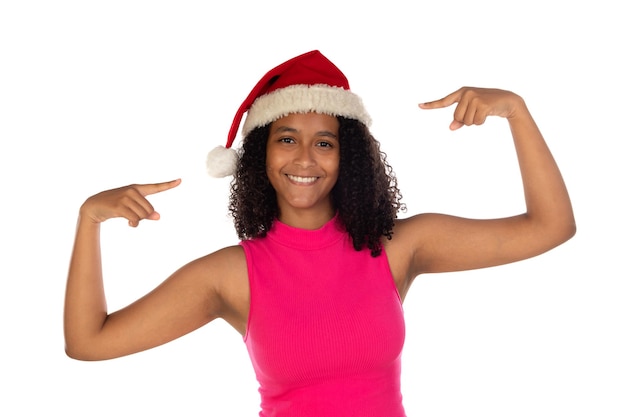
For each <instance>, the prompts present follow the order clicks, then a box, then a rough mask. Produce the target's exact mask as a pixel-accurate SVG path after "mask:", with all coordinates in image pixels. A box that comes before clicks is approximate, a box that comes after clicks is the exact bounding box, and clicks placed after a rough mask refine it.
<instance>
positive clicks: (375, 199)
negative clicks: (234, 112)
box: [229, 116, 404, 256]
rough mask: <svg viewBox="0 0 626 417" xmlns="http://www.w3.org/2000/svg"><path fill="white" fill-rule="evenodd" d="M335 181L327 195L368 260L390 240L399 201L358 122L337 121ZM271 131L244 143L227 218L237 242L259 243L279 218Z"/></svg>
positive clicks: (259, 131) (382, 158)
mask: <svg viewBox="0 0 626 417" xmlns="http://www.w3.org/2000/svg"><path fill="white" fill-rule="evenodd" d="M337 119H338V120H339V144H340V146H339V152H340V156H339V158H340V159H339V178H338V180H337V184H335V187H334V188H333V190H332V192H331V198H332V201H333V204H334V206H335V209H336V210H337V212H338V218H339V221H340V223H341V224H342V225H343V227H345V229H346V231H347V232H348V234H349V235H350V237H351V238H352V243H353V246H354V249H355V250H361V249H363V248H364V247H367V248H368V249H369V250H370V252H371V255H372V256H378V255H380V253H381V250H382V237H383V236H384V237H386V238H387V239H391V235H392V230H393V225H394V221H395V219H396V217H397V214H398V211H400V210H403V209H404V205H403V204H401V203H400V200H401V198H402V195H401V194H400V190H399V189H398V186H397V180H396V177H395V174H394V172H393V170H392V168H391V166H390V165H389V164H388V163H387V155H386V154H385V153H384V152H382V151H381V150H380V144H379V142H378V141H377V140H376V139H375V138H374V137H373V136H372V134H371V133H370V131H369V129H368V128H367V127H366V126H365V125H364V124H363V123H362V122H360V121H357V120H354V119H349V118H346V117H341V116H338V117H337ZM269 127H270V126H269V125H266V126H262V127H258V128H256V129H254V130H253V131H251V132H250V133H249V134H248V136H247V137H246V138H245V139H244V141H243V147H242V149H241V153H240V158H239V162H238V164H237V171H236V173H235V176H234V178H233V180H232V182H231V185H230V188H231V193H230V203H229V210H230V214H231V216H232V218H233V220H234V223H235V229H236V231H237V235H238V236H239V238H240V239H242V240H245V239H252V238H256V237H263V236H265V235H266V233H267V232H268V231H269V229H270V228H271V226H272V222H273V221H274V219H276V218H277V217H278V214H279V213H278V204H277V201H276V192H275V191H274V188H273V187H272V185H271V184H270V181H269V179H268V178H267V174H266V171H265V158H266V146H267V138H268V137H269Z"/></svg>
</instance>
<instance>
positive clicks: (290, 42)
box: [0, 0, 626, 417]
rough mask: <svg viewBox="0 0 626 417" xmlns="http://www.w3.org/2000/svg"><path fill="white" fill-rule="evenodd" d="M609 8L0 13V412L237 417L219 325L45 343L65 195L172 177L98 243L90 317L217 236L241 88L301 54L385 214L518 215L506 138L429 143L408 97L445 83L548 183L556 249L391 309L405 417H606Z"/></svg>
mask: <svg viewBox="0 0 626 417" xmlns="http://www.w3.org/2000/svg"><path fill="white" fill-rule="evenodd" d="M622 17H623V14H622V12H620V11H618V6H617V3H614V2H610V1H604V0H600V1H594V2H589V1H587V2H579V1H574V2H568V3H563V2H556V1H554V2H551V1H541V2H539V1H537V2H534V1H530V2H497V1H484V0H479V1H474V2H462V1H453V2H448V1H439V2H434V1H431V2H408V1H406V2H399V1H386V2H368V1H343V2H342V1H339V0H336V1H324V0H322V1H317V2H309V3H296V2H288V1H275V0H268V1H262V2H261V1H260V2H256V1H240V2H212V3H210V2H202V1H179V2H166V1H133V0H129V1H108V2H89V1H56V2H44V1H20V2H18V1H3V2H2V3H0V173H1V175H2V197H1V198H2V204H1V205H0V241H1V243H2V252H1V253H0V309H1V310H0V329H1V334H2V343H1V345H0V349H1V355H0V380H1V381H2V387H3V388H1V391H0V398H1V400H0V414H1V415H4V416H32V415H42V414H46V415H53V414H54V415H64V416H86V415H88V416H113V415H115V416H133V415H134V416H137V415H142V416H144V415H154V416H161V415H163V416H165V415H176V416H207V415H210V416H253V415H257V413H258V409H259V407H258V403H259V397H258V394H257V391H256V389H257V385H256V381H255V379H254V374H253V372H252V368H251V365H250V363H249V359H248V356H247V353H246V351H245V347H244V345H243V342H242V341H241V338H240V336H239V335H238V334H237V333H236V332H235V331H234V330H232V329H230V328H228V327H227V325H225V324H224V323H223V322H214V323H211V324H209V325H207V326H206V327H204V328H202V329H200V330H198V331H196V332H194V333H192V334H190V335H188V336H185V337H183V338H181V339H179V340H177V341H174V342H172V343H170V344H168V345H166V346H162V347H159V348H156V349H153V350H151V351H148V352H143V353H139V354H136V355H132V356H129V357H125V358H121V359H116V360H111V361H105V362H98V363H85V362H78V361H74V360H71V359H68V358H67V357H66V356H65V354H64V351H63V334H62V305H63V297H64V284H65V277H66V272H67V265H68V261H69V256H70V251H71V246H72V240H73V233H74V226H75V221H76V215H77V211H78V208H79V206H80V204H81V203H82V202H83V201H84V199H85V198H87V197H88V196H90V195H92V194H94V193H96V192H99V191H101V190H104V189H108V188H112V187H117V186H122V185H126V184H129V183H141V182H157V181H165V180H169V179H174V178H179V177H180V178H182V179H183V183H182V185H181V186H180V187H178V188H177V189H175V190H171V191H170V192H168V193H164V194H162V195H158V196H155V197H154V198H152V202H153V203H154V205H155V206H156V208H157V210H158V211H159V212H160V213H161V215H162V219H161V220H160V221H158V222H151V223H150V222H144V223H145V224H142V225H141V226H140V227H139V228H137V229H131V228H129V227H127V226H126V225H125V224H124V222H123V221H115V220H113V221H110V222H108V223H107V224H105V226H104V228H103V256H104V263H105V267H104V269H105V278H106V289H107V293H108V297H109V307H110V308H111V309H117V308H119V307H121V306H123V305H126V304H127V303H129V302H132V301H133V300H134V299H136V298H137V297H139V296H141V295H143V294H144V293H146V292H147V291H149V290H150V289H152V288H153V287H154V286H155V285H157V284H158V283H159V282H160V281H161V280H163V279H164V278H166V277H167V276H168V275H169V274H170V273H171V272H173V271H174V270H175V269H177V268H178V267H180V266H181V265H183V264H184V263H186V262H188V261H190V260H192V259H195V258H197V257H199V256H202V255H204V254H206V253H208V252H211V251H213V250H216V249H218V248H220V247H223V246H225V245H231V244H236V243H237V238H236V235H235V233H234V228H233V227H232V223H231V220H230V219H229V218H228V216H227V210H226V206H227V202H228V180H216V179H211V178H209V177H208V176H207V175H206V173H205V170H204V160H205V156H206V154H207V152H208V151H209V150H210V149H212V148H213V147H214V146H217V145H220V144H224V143H225V140H226V133H227V132H228V129H229V127H230V123H231V121H232V117H233V115H234V113H235V111H236V109H237V107H238V106H239V104H240V102H241V101H242V100H243V99H244V98H245V96H246V95H247V94H248V92H249V90H250V89H251V88H252V86H253V85H254V84H255V83H256V81H257V80H258V79H259V78H260V77H261V76H262V75H263V74H264V73H265V72H266V71H267V70H269V69H270V68H272V67H274V66H275V65H277V64H279V63H280V62H283V61H284V60H286V59H288V58H291V57H293V56H295V55H297V54H300V53H303V52H306V51H309V50H312V49H320V50H321V51H322V52H323V53H324V54H325V55H326V56H327V57H329V58H330V59H331V60H332V61H333V62H335V63H336V64H337V65H338V66H339V67H340V68H341V69H342V70H343V71H344V72H345V73H346V75H347V76H348V78H349V80H350V82H351V87H352V89H353V91H355V92H356V93H357V94H359V95H361V97H362V98H363V100H364V101H365V104H366V106H367V108H368V110H369V111H370V113H371V115H372V117H373V119H374V124H373V126H372V131H373V133H374V135H375V136H376V137H377V138H378V139H379V140H380V142H381V144H382V148H383V150H384V151H385V152H386V153H387V154H388V158H389V161H390V162H391V164H392V165H393V167H394V169H395V171H396V173H397V175H398V178H399V185H400V188H401V190H402V192H403V195H404V202H405V203H406V204H407V207H408V211H407V213H406V214H403V216H404V215H410V214H416V213H419V212H425V211H437V212H444V213H450V214H457V215H462V216H470V217H481V218H485V217H494V216H506V215H511V214H517V213H519V212H521V211H522V210H524V205H523V198H522V194H521V185H520V180H519V174H518V171H517V166H516V160H515V156H514V151H513V148H512V144H511V140H510V138H509V132H508V127H507V125H506V123H505V122H504V121H502V120H488V123H487V124H486V125H484V126H482V127H472V128H463V129H461V130H460V131H457V132H449V131H448V129H447V126H448V124H449V122H450V120H451V114H452V113H451V112H452V110H451V109H445V110H437V111H431V112H425V111H422V110H419V109H418V107H417V104H418V103H419V102H422V101H428V100H433V99H437V98H440V97H442V96H444V95H446V94H448V93H450V92H452V91H453V90H456V89H457V88H458V87H461V86H463V85H475V86H483V87H498V88H504V89H510V90H513V91H515V92H517V93H518V94H520V95H521V96H523V97H524V98H525V99H526V102H527V104H528V105H529V107H530V109H531V112H532V113H533V115H534V116H535V119H536V120H537V122H538V124H539V126H540V128H541V130H542V132H543V133H544V136H545V137H546V139H547V141H548V143H549V145H550V147H551V149H552V151H553V153H554V155H555V157H556V159H557V161H558V163H559V165H560V167H561V170H562V172H563V175H564V177H565V179H566V182H567V184H568V188H569V190H570V194H571V197H572V200H573V203H574V208H575V211H576V216H577V223H578V234H577V235H576V236H575V237H574V238H573V239H572V240H571V241H569V242H567V243H566V244H564V245H562V246H560V247H558V248H556V249H555V250H553V251H551V252H549V253H547V254H544V255H542V256H540V257H537V258H534V259H531V260H527V261H524V262H520V263H516V264H512V265H507V266H502V267H497V268H490V269H485V270H479V271H471V272H461V273H454V274H441V275H428V276H422V277H420V278H419V279H418V280H417V281H416V282H415V284H414V285H413V287H412V289H411V291H410V292H409V295H408V297H407V300H406V302H405V312H406V321H407V341H406V346H405V350H404V355H403V362H404V368H403V393H404V397H405V407H406V410H407V414H408V415H409V416H424V417H435V416H437V417H438V416H446V417H447V416H458V415H480V416H482V417H487V416H529V415H533V416H551V417H553V416H594V417H595V416H603V417H613V416H616V417H617V416H622V417H623V416H624V415H626V403H625V401H626V400H625V399H624V398H625V397H624V393H625V392H626V380H625V379H626V377H625V375H626V359H625V355H624V352H626V342H625V341H624V335H625V330H626V306H625V303H624V298H625V297H624V296H625V295H626V284H624V279H625V278H626V273H625V272H624V266H623V259H624V249H625V245H624V241H623V237H624V233H625V232H626V229H625V227H624V222H623V210H624V207H625V206H624V202H623V201H624V200H623V197H622V194H623V193H624V191H625V190H624V185H623V183H624V179H626V175H625V174H626V171H625V169H624V163H623V157H624V151H623V149H624V143H623V142H624V139H625V135H624V129H623V126H622V125H623V119H624V105H623V100H624V97H625V96H626V89H625V85H624V79H623V74H624V73H626V68H625V65H624V63H623V52H624V39H626V37H625V35H626V33H625V30H624V28H623V19H622Z"/></svg>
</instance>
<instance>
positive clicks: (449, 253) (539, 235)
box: [388, 88, 576, 280]
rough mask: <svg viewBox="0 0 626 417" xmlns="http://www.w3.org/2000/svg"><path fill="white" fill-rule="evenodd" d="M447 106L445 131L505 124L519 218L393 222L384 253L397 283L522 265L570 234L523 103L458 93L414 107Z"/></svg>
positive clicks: (507, 95) (548, 162) (493, 93)
mask: <svg viewBox="0 0 626 417" xmlns="http://www.w3.org/2000/svg"><path fill="white" fill-rule="evenodd" d="M454 103H458V104H457V107H456V109H455V112H454V120H453V122H452V123H451V124H450V129H452V130H456V129H459V128H460V127H462V126H466V125H467V126H469V125H480V124H482V123H484V121H485V119H486V118H487V117H488V116H492V115H495V116H500V117H505V118H506V119H507V120H508V122H509V126H510V128H511V133H512V136H513V141H514V144H515V149H516V153H517V157H518V161H519V167H520V171H521V177H522V182H523V188H524V196H525V201H526V213H523V214H519V215H517V216H513V217H508V218H502V219H492V220H473V219H464V218H459V217H454V216H447V215H441V214H422V215H418V216H414V217H411V218H409V219H406V220H402V221H399V222H398V225H397V227H396V230H395V234H394V239H392V241H391V242H390V243H389V245H388V248H389V250H390V251H391V252H392V256H394V259H395V264H394V265H395V268H396V273H397V274H398V275H399V276H401V277H402V278H401V279H406V280H411V279H412V278H413V277H415V276H416V275H418V274H421V273H431V272H447V271H459V270H468V269H476V268H483V267H488V266H495V265H500V264H505V263H509V262H514V261H518V260H522V259H526V258H529V257H532V256H536V255H538V254H540V253H543V252H545V251H547V250H550V249H552V248H554V247H555V246H558V245H560V244H561V243H563V242H565V241H566V240H568V239H569V238H571V237H572V236H573V235H574V233H575V229H576V227H575V222H574V215H573V211H572V206H571V203H570V199H569V196H568V193H567V189H566V187H565V183H564V181H563V178H562V177H561V173H560V172H559V169H558V167H557V164H556V162H555V160H554V158H553V157H552V154H551V152H550V150H549V149H548V146H547V145H546V142H545V141H544V139H543V136H542V135H541V133H540V131H539V128H538V127H537V125H536V124H535V122H534V120H533V118H532V116H531V114H530V112H529V111H528V109H527V107H526V104H525V103H524V101H523V100H522V99H521V98H520V97H519V96H517V95H515V94H513V93H511V92H508V91H503V90H493V89H475V88H462V89H460V90H458V91H456V92H454V93H452V94H450V95H448V96H447V97H445V98H443V99H441V100H437V101H434V102H430V103H425V104H422V105H420V106H421V107H422V108H423V109H437V108H442V107H447V106H450V105H452V104H454ZM394 240H395V242H394ZM403 248H404V249H403ZM394 265H392V266H394Z"/></svg>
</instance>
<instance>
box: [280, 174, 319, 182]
mask: <svg viewBox="0 0 626 417" xmlns="http://www.w3.org/2000/svg"><path fill="white" fill-rule="evenodd" d="M287 178H289V179H290V180H291V181H294V182H299V183H302V184H310V183H312V182H314V181H315V180H317V177H297V176H295V175H287Z"/></svg>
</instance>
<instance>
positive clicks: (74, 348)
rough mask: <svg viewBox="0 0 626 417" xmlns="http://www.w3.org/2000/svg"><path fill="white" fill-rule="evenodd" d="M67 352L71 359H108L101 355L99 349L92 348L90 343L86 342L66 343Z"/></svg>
mask: <svg viewBox="0 0 626 417" xmlns="http://www.w3.org/2000/svg"><path fill="white" fill-rule="evenodd" d="M65 354H66V355H67V357H68V358H70V359H75V360H78V361H85V362H93V361H100V360H105V359H108V358H107V357H105V356H102V355H100V354H99V353H98V352H97V350H94V349H93V348H90V345H89V344H84V343H76V342H74V343H69V342H67V341H66V343H65Z"/></svg>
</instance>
